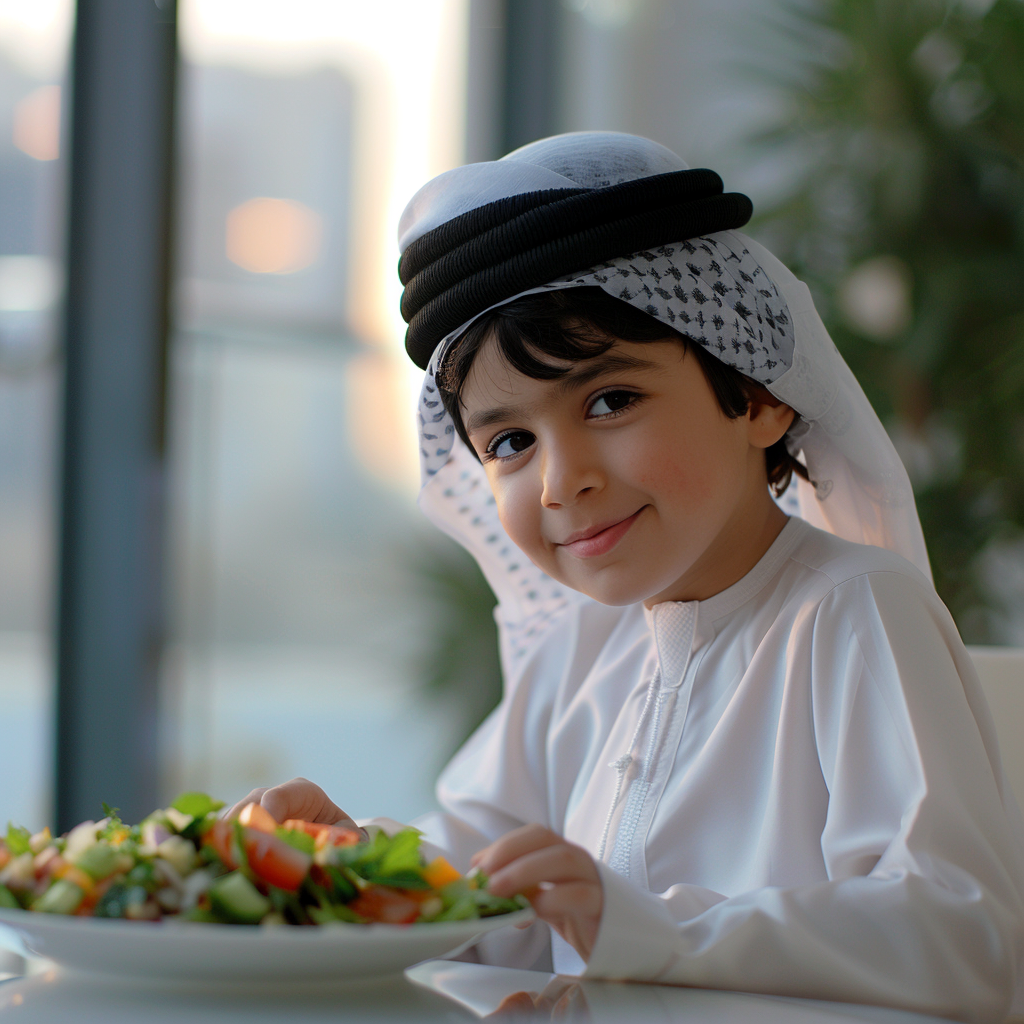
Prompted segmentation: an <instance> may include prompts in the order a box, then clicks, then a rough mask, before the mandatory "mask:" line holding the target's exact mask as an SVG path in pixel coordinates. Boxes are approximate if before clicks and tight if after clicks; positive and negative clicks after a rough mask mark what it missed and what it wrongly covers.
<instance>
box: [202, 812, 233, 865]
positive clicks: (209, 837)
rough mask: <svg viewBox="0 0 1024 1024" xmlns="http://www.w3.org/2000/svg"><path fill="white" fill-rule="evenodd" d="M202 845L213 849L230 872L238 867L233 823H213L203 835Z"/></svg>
mask: <svg viewBox="0 0 1024 1024" xmlns="http://www.w3.org/2000/svg"><path fill="white" fill-rule="evenodd" d="M203 843H204V844H206V845H208V846H212V847H213V849H214V852H215V853H216V854H217V856H218V857H220V859H221V860H222V861H223V862H224V865H225V867H228V868H231V869H232V870H234V869H235V868H237V867H238V859H237V857H236V856H235V825H234V822H231V821H215V822H214V823H213V824H212V825H211V826H210V827H209V829H207V831H206V832H205V833H204V834H203Z"/></svg>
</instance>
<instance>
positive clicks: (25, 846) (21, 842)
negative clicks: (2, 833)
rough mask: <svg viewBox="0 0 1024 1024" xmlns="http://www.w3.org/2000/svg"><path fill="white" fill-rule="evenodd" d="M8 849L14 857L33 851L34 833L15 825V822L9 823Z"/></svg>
mask: <svg viewBox="0 0 1024 1024" xmlns="http://www.w3.org/2000/svg"><path fill="white" fill-rule="evenodd" d="M6 840H7V849H8V850H10V851H11V856H12V857H20V856H21V855H22V854H23V853H28V852H29V850H30V849H31V842H32V833H31V832H29V830H28V829H27V828H22V827H21V826H20V825H15V824H14V822H13V821H9V822H7V836H6Z"/></svg>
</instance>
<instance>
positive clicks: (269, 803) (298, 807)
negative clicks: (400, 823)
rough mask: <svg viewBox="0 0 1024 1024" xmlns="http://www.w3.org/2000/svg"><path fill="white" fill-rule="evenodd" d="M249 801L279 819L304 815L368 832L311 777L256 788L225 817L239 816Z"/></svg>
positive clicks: (326, 822)
mask: <svg viewBox="0 0 1024 1024" xmlns="http://www.w3.org/2000/svg"><path fill="white" fill-rule="evenodd" d="M250 803H252V804H260V805H262V807H263V809H264V810H265V811H266V812H267V813H268V814H270V815H272V816H273V817H274V818H275V819H276V820H277V821H287V820H288V819H289V818H301V819H302V820H303V821H316V822H320V823H321V824H323V825H346V826H348V827H349V828H351V829H355V830H356V831H357V832H360V833H361V834H362V835H363V836H364V837H365V836H366V830H365V829H362V828H360V827H359V826H358V825H357V824H356V823H355V822H354V821H353V820H352V819H351V818H350V817H349V816H348V815H347V814H346V813H345V812H344V811H343V810H342V809H341V808H340V807H338V806H337V804H335V803H334V802H333V801H332V800H331V798H330V797H329V796H328V795H327V794H326V793H325V792H324V791H323V790H322V789H321V788H320V787H319V786H317V785H315V784H314V783H312V782H310V781H309V779H292V780H291V782H282V783H281V785H280V786H271V787H270V788H269V789H254V790H253V791H252V792H251V793H250V794H249V795H248V796H247V797H244V798H243V799H242V800H239V801H238V803H237V804H235V806H234V807H232V808H231V809H230V810H228V811H225V812H224V814H223V815H222V817H224V818H237V817H238V815H239V814H241V813H242V808H243V807H244V806H245V805H246V804H250Z"/></svg>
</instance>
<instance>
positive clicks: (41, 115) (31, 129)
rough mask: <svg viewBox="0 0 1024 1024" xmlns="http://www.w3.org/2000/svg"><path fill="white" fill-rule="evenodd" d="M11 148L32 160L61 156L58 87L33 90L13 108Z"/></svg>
mask: <svg viewBox="0 0 1024 1024" xmlns="http://www.w3.org/2000/svg"><path fill="white" fill-rule="evenodd" d="M13 141H14V145H15V146H17V147H18V149H20V150H21V151H22V153H26V154H27V155H28V156H30V157H32V159H33V160H56V159H57V157H59V156H60V86H59V85H43V86H40V87H39V88H38V89H34V90H33V91H32V92H30V93H29V94H28V95H27V96H25V97H24V98H23V99H21V100H19V101H18V103H17V104H16V105H15V107H14V132H13Z"/></svg>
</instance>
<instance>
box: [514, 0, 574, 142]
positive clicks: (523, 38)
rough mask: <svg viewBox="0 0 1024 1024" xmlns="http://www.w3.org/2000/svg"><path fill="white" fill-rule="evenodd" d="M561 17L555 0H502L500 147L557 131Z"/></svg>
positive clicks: (560, 10) (560, 8) (559, 89)
mask: <svg viewBox="0 0 1024 1024" xmlns="http://www.w3.org/2000/svg"><path fill="white" fill-rule="evenodd" d="M564 17H565V16H564V13H563V9H562V4H561V3H559V2H558V0H505V32H504V41H505V83H504V103H503V110H502V115H503V116H502V121H503V132H502V135H503V138H502V143H503V145H502V151H503V152H506V153H507V152H508V151H509V150H512V149H515V148H516V147H517V146H522V145H524V144H525V143H527V142H532V141H533V140H534V139H539V138H543V137H544V136H545V135H554V134H556V133H557V132H558V131H560V127H559V125H560V117H559V94H560V91H561V54H562V33H563V30H564Z"/></svg>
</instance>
